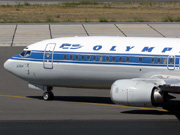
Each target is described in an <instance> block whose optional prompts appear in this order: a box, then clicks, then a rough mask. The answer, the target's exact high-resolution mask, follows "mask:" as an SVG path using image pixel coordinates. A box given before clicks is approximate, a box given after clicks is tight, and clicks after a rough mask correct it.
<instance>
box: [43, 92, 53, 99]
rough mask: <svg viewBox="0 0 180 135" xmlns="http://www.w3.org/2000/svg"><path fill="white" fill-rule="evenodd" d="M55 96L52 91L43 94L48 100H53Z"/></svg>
mask: <svg viewBox="0 0 180 135" xmlns="http://www.w3.org/2000/svg"><path fill="white" fill-rule="evenodd" d="M53 98H54V94H53V92H52V91H48V92H44V94H43V99H44V100H46V101H47V100H53Z"/></svg>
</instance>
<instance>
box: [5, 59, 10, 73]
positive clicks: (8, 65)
mask: <svg viewBox="0 0 180 135" xmlns="http://www.w3.org/2000/svg"><path fill="white" fill-rule="evenodd" d="M4 68H5V69H6V70H7V71H11V62H10V60H7V61H6V62H5V63H4Z"/></svg>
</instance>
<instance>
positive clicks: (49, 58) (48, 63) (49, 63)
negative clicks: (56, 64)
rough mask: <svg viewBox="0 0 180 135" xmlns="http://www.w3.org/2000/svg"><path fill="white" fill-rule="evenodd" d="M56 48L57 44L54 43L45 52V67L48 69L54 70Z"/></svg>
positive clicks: (48, 45)
mask: <svg viewBox="0 0 180 135" xmlns="http://www.w3.org/2000/svg"><path fill="white" fill-rule="evenodd" d="M55 46H56V44H54V43H50V44H47V46H46V48H45V50H44V58H43V66H44V68H46V69H52V68H53V55H54V48H55Z"/></svg>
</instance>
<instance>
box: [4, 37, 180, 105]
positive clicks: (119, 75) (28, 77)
mask: <svg viewBox="0 0 180 135" xmlns="http://www.w3.org/2000/svg"><path fill="white" fill-rule="evenodd" d="M4 68H5V69H6V70H7V71H9V72H11V73H12V74H14V75H16V76H17V77H19V78H21V79H23V80H25V81H27V82H29V84H28V86H29V87H30V88H34V89H38V90H42V91H44V94H43V99H44V100H53V97H54V94H53V92H52V89H53V87H72V88H99V89H110V97H111V99H112V101H113V102H114V103H116V104H123V105H130V106H146V107H152V106H162V104H163V103H165V102H167V101H168V100H170V99H172V98H175V97H174V96H171V95H170V94H171V93H175V94H179V93H180V39H178V38H150V37H119V36H117V37H116V36H87V37H62V38H55V39H48V40H43V41H40V42H37V43H34V44H31V45H29V46H27V47H26V48H25V49H24V50H23V51H22V52H21V53H20V54H17V55H15V56H13V57H12V58H10V59H8V60H7V61H6V62H5V63H4Z"/></svg>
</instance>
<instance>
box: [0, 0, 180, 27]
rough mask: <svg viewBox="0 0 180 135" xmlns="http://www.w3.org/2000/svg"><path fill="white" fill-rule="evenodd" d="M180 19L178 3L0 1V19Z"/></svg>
mask: <svg viewBox="0 0 180 135" xmlns="http://www.w3.org/2000/svg"><path fill="white" fill-rule="evenodd" d="M112 21H113V22H159V21H164V22H180V3H150V2H140V3H135V2H126V3H120V2H119V3H96V2H88V1H87V2H78V3H59V4H53V5H47V4H34V5H32V4H30V3H28V2H25V3H23V4H17V5H0V22H1V23H7V22H10V23H11V22H12V23H19V22H22V23H29V22H38V23H39V22H112Z"/></svg>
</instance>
